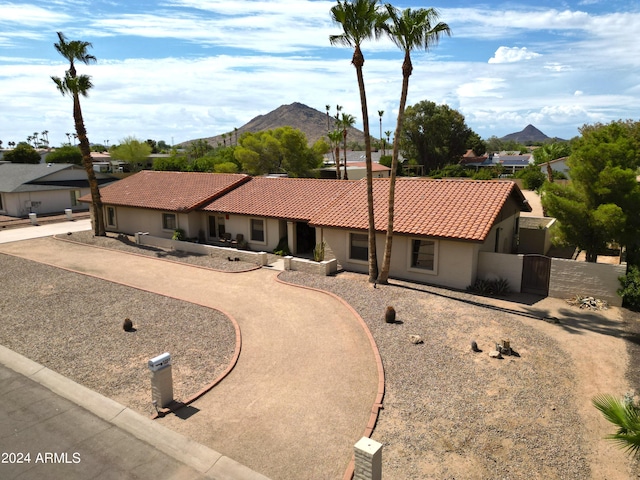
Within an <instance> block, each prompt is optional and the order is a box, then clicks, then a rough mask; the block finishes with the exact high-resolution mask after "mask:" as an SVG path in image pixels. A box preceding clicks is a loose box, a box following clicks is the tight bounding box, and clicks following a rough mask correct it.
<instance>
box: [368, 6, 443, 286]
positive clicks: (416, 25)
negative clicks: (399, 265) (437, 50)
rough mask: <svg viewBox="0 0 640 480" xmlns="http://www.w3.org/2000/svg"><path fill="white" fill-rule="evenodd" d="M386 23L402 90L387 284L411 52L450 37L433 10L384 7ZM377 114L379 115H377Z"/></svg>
mask: <svg viewBox="0 0 640 480" xmlns="http://www.w3.org/2000/svg"><path fill="white" fill-rule="evenodd" d="M386 9H387V13H388V17H389V22H388V23H385V24H384V29H385V31H386V32H387V34H388V35H389V38H390V39H391V41H392V42H393V43H394V44H395V45H396V46H397V47H398V48H399V49H400V50H401V51H402V53H403V54H404V61H403V62H402V91H401V93H400V106H399V108H398V119H397V122H396V133H395V139H394V142H393V153H392V157H391V158H392V159H391V176H390V179H389V204H388V213H387V233H386V236H385V240H386V241H385V249H384V256H383V259H382V268H381V269H380V273H379V275H378V282H380V283H388V280H389V268H390V266H391V250H392V244H393V215H394V203H395V188H396V172H397V170H398V154H399V152H400V140H399V139H400V132H402V127H403V121H404V112H405V106H406V104H407V94H408V93H409V77H410V76H411V74H412V72H413V64H412V62H411V51H412V50H417V49H424V50H425V51H428V50H429V48H430V47H432V46H433V45H436V44H437V43H438V41H439V40H440V37H441V36H442V35H445V34H446V35H451V30H450V29H449V26H448V25H447V24H446V23H443V22H438V18H439V14H438V11H437V10H435V9H433V8H419V9H416V10H412V9H410V8H406V9H405V10H403V11H402V12H401V11H400V10H398V9H397V8H395V7H393V6H392V5H389V4H387V5H386ZM379 113H380V112H379ZM380 136H382V114H380Z"/></svg>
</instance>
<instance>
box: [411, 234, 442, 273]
mask: <svg viewBox="0 0 640 480" xmlns="http://www.w3.org/2000/svg"><path fill="white" fill-rule="evenodd" d="M435 266H436V242H435V241H433V240H417V239H414V240H412V241H411V268H419V269H421V270H429V271H434V270H435Z"/></svg>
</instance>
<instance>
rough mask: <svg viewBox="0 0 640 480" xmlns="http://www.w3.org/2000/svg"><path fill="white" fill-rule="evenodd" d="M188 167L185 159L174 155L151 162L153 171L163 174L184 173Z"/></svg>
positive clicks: (182, 156)
mask: <svg viewBox="0 0 640 480" xmlns="http://www.w3.org/2000/svg"><path fill="white" fill-rule="evenodd" d="M188 165H189V162H188V161H187V157H185V156H184V155H179V154H177V153H174V154H172V155H170V156H169V157H164V158H162V157H161V158H158V159H156V161H155V162H153V169H154V170H157V171H164V172H186V171H187V170H188Z"/></svg>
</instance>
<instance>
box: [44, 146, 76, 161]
mask: <svg viewBox="0 0 640 480" xmlns="http://www.w3.org/2000/svg"><path fill="white" fill-rule="evenodd" d="M46 161H47V163H73V164H75V165H82V152H81V151H80V148H78V147H73V146H71V145H63V146H62V147H58V148H56V149H55V150H53V151H52V152H51V153H49V154H48V155H47V157H46Z"/></svg>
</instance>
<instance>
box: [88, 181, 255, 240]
mask: <svg viewBox="0 0 640 480" xmlns="http://www.w3.org/2000/svg"><path fill="white" fill-rule="evenodd" d="M250 179H251V177H249V176H247V175H242V174H211V173H187V172H155V171H152V170H143V171H141V172H138V173H136V174H134V175H131V176H129V177H127V178H124V179H122V180H120V181H118V182H117V183H114V184H113V185H109V186H108V187H106V188H103V189H101V190H100V196H101V197H102V203H103V205H104V215H105V223H106V229H107V231H111V232H121V233H128V234H134V233H136V232H146V233H149V234H150V235H154V236H157V237H165V238H171V237H172V236H173V233H174V231H175V230H176V229H178V228H179V229H182V230H183V231H184V232H185V235H186V236H187V237H188V238H201V237H203V236H204V225H203V223H202V217H203V215H202V212H201V211H200V210H199V208H201V207H203V206H204V205H206V204H207V203H209V202H211V201H212V200H214V199H216V198H217V197H219V196H221V195H224V194H225V193H227V192H229V191H231V190H232V189H233V188H236V187H238V186H239V185H241V184H243V183H244V182H247V181H249V180H250ZM80 200H81V201H82V202H90V201H91V198H90V197H89V196H86V197H83V198H81V199H80Z"/></svg>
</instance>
